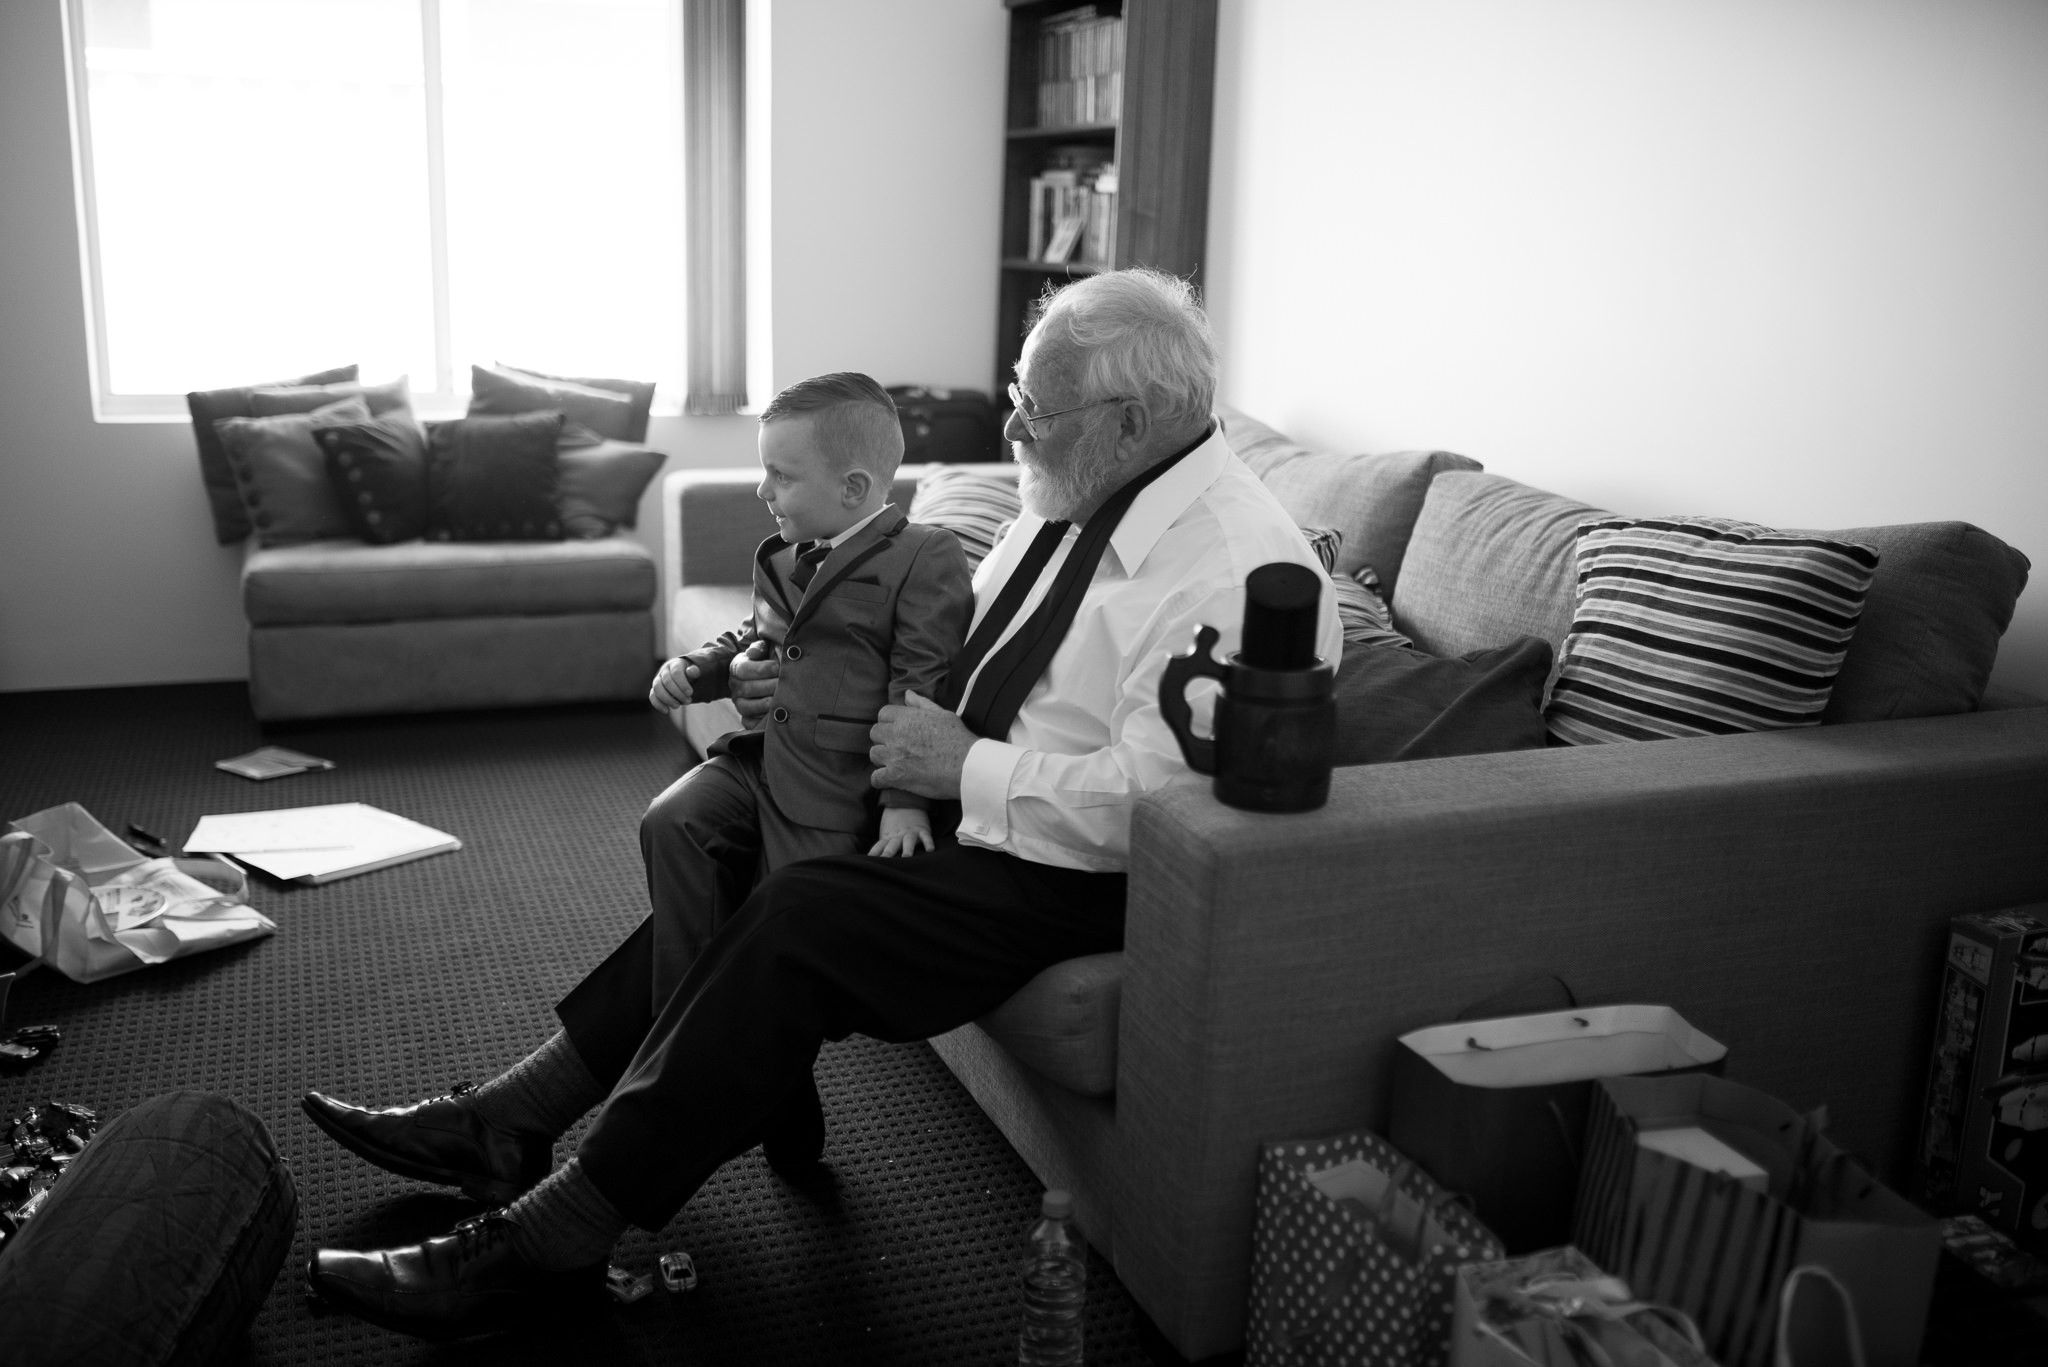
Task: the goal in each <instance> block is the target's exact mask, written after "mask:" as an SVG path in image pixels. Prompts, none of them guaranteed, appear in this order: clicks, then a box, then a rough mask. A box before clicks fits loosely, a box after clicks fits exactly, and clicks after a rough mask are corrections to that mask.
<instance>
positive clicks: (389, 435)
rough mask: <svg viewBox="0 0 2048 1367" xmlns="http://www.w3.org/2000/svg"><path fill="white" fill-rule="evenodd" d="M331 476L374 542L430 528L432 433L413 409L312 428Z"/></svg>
mask: <svg viewBox="0 0 2048 1367" xmlns="http://www.w3.org/2000/svg"><path fill="white" fill-rule="evenodd" d="M313 440H314V441H316V442H318V443H319V445H320V451H321V454H322V455H324V456H325V457H326V458H327V482H328V484H329V485H330V486H331V487H332V488H333V490H334V493H335V496H336V497H337V498H339V499H340V500H341V508H342V512H343V513H345V514H346V515H347V517H348V520H349V525H350V526H351V527H353V528H354V529H355V533H356V535H357V536H359V537H361V538H362V539H363V540H365V541H368V542H370V543H372V544H373V545H379V546H382V545H388V544H390V543H391V542H393V541H410V540H412V539H413V538H414V537H418V536H425V535H426V532H427V435H426V433H424V432H422V431H421V430H420V425H419V424H418V423H417V422H414V421H413V417H412V412H411V410H410V409H406V410H402V411H398V412H392V413H386V414H384V415H382V416H381V417H372V418H368V419H357V420H355V421H352V422H328V423H323V424H320V425H316V426H315V427H314V428H313Z"/></svg>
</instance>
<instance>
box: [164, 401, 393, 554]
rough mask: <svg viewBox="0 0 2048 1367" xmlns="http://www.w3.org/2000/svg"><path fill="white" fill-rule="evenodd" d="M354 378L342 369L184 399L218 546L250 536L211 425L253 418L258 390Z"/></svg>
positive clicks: (223, 450) (231, 474) (231, 475)
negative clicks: (252, 406) (251, 399)
mask: <svg viewBox="0 0 2048 1367" xmlns="http://www.w3.org/2000/svg"><path fill="white" fill-rule="evenodd" d="M355 377H356V368H355V367H354V366H352V365H345V366H337V367H336V368H334V369H333V370H318V371H315V372H314V373H312V374H311V375H301V376H299V377H298V378H296V379H291V380H276V381H272V382H271V383H269V384H264V385H242V386H240V387H238V388H235V389H197V390H194V391H193V392H191V393H190V394H187V395H186V396H185V407H186V408H187V409H188V410H190V412H191V414H192V439H193V442H194V443H195V444H196V445H197V446H198V448H199V477H200V479H201V480H203V481H204V482H205V484H206V501H207V504H208V505H209V506H210V507H211V508H212V510H213V534H214V539H215V540H217V541H219V542H220V544H221V545H223V546H232V545H233V544H234V543H235V542H237V541H240V540H241V539H242V538H243V537H245V536H247V535H248V534H249V514H248V513H247V512H246V511H245V510H244V509H243V507H242V496H241V494H240V493H239V492H237V491H236V489H235V474H234V471H233V470H232V469H230V468H229V466H228V453H227V450H226V448H225V447H223V446H222V445H221V444H220V433H218V432H216V431H215V430H214V427H213V425H214V424H215V423H216V422H219V421H220V420H221V419H222V418H248V417H253V416H255V415H254V413H253V412H252V411H251V409H250V407H249V396H250V395H252V394H254V393H255V392H256V391H257V390H258V389H277V388H281V387H283V386H286V385H302V384H333V383H336V382H338V381H341V380H353V379H354V378H355Z"/></svg>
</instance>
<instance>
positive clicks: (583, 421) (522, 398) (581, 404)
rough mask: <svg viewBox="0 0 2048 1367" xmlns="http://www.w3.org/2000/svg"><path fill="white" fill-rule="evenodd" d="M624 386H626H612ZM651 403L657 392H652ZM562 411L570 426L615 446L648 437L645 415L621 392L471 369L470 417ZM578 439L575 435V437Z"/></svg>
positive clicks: (499, 369)
mask: <svg viewBox="0 0 2048 1367" xmlns="http://www.w3.org/2000/svg"><path fill="white" fill-rule="evenodd" d="M611 383H622V382H611ZM648 399H649V401H650V402H651V401H652V399H653V387H652V386H648ZM550 408H553V409H559V410H560V411H561V412H562V413H563V414H564V415H566V416H567V418H568V420H569V422H570V423H573V424H575V425H576V426H577V427H583V428H588V429H589V430H590V431H591V432H592V433H595V434H596V435H597V436H600V437H610V438H611V439H612V440H614V441H635V442H637V441H642V440H644V439H645V438H646V436H647V415H646V413H645V412H644V411H640V412H638V413H637V415H636V411H635V399H634V396H633V395H631V394H629V393H626V392H625V391H623V390H615V389H608V388H604V387H602V386H600V385H594V384H588V383H585V382H584V381H582V380H567V379H561V378H558V377H556V376H551V375H538V374H535V373H533V372H532V371H525V370H515V369H513V368H512V367H510V366H481V365H475V366H471V367H470V368H469V411H470V413H471V414H472V415H475V414H480V413H495V414H505V413H535V412H540V411H543V410H546V409H550ZM574 435H575V434H574V433H573V432H572V437H573V436H574Z"/></svg>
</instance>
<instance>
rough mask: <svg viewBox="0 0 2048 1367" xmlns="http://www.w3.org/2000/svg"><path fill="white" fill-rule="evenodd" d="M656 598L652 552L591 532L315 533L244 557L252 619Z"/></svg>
mask: <svg viewBox="0 0 2048 1367" xmlns="http://www.w3.org/2000/svg"><path fill="white" fill-rule="evenodd" d="M653 602H654V557H653V556H651V555H649V554H648V552H647V548H646V547H644V546H642V545H640V544H639V543H638V542H635V541H629V540H626V539H625V538H624V537H604V538H601V539H599V540H595V541H404V542H400V543H399V544H397V545H395V546H366V545H364V544H363V543H362V542H360V541H313V542H308V543H306V544H304V545H299V546H279V547H276V548H275V549H266V550H259V551H256V552H253V553H252V554H251V555H250V556H249V558H248V560H247V561H246V562H244V564H243V566H242V609H243V611H244V612H245V613H246V614H247V615H248V618H249V625H251V626H253V627H262V626H303V625H310V624H314V623H337V622H405V621H415V620H419V619H422V618H432V617H546V616H553V615H557V614H565V613H585V612H623V611H628V610H632V609H645V608H647V607H649V606H651V605H652V604H653Z"/></svg>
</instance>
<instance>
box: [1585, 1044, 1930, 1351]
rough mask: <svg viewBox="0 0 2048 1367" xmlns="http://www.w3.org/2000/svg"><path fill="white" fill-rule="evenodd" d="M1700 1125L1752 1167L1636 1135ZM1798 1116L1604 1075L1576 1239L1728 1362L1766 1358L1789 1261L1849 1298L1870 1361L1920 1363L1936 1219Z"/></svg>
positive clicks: (1758, 1100) (1697, 1082)
mask: <svg viewBox="0 0 2048 1367" xmlns="http://www.w3.org/2000/svg"><path fill="white" fill-rule="evenodd" d="M1689 1126H1690V1127H1698V1128H1699V1129H1701V1130H1704V1131H1706V1133H1707V1134H1708V1135H1709V1136H1711V1137H1712V1139H1714V1140H1718V1141H1719V1142H1720V1143H1722V1144H1725V1145H1727V1146H1728V1147H1729V1148H1732V1149H1734V1150H1735V1151H1736V1153H1737V1154H1739V1155H1740V1156H1741V1157H1742V1158H1744V1159H1747V1160H1749V1162H1751V1163H1753V1164H1755V1165H1756V1166H1757V1167H1760V1168H1761V1169H1763V1171H1762V1173H1761V1174H1760V1175H1758V1176H1755V1177H1754V1178H1752V1179H1751V1180H1749V1181H1744V1180H1740V1179H1738V1178H1735V1177H1731V1176H1729V1175H1727V1174H1724V1173H1721V1172H1715V1171H1711V1170H1709V1169H1708V1168H1706V1167H1703V1166H1699V1165H1697V1164H1694V1163H1691V1162H1687V1161H1685V1160H1683V1159H1680V1158H1676V1157H1673V1156H1671V1155H1670V1154H1668V1153H1665V1152H1660V1151H1658V1150H1656V1149H1651V1148H1645V1147H1643V1146H1642V1145H1640V1144H1638V1142H1637V1137H1638V1135H1640V1134H1644V1133H1649V1132H1652V1131H1657V1130H1674V1129H1680V1128H1684V1127H1689ZM1820 1129H1821V1121H1820V1119H1819V1117H1818V1116H1801V1115H1799V1114H1797V1113H1796V1112H1794V1111H1793V1110H1792V1108H1791V1107H1789V1106H1786V1105H1785V1104H1784V1103H1783V1102H1780V1101H1777V1100H1775V1099H1773V1098H1771V1097H1769V1096H1766V1095H1764V1094H1763V1093H1762V1092H1759V1091H1756V1090H1754V1089H1753V1088H1749V1087H1744V1086H1741V1085H1739V1084H1737V1083H1733V1082H1727V1081H1723V1080H1722V1079H1720V1078H1714V1077H1702V1076H1699V1075H1697V1074H1695V1075H1692V1076H1687V1077H1675V1078H1610V1079H1608V1080H1605V1081H1603V1082H1601V1083H1599V1084H1598V1085H1597V1086H1596V1087H1595V1089H1594V1092H1593V1104H1592V1108H1591V1110H1590V1112H1589V1114H1588V1116H1587V1124H1586V1156H1585V1167H1584V1169H1583V1171H1582V1172H1581V1174H1580V1180H1579V1204H1578V1210H1577V1213H1576V1217H1575V1227H1576V1232H1575V1234H1574V1237H1573V1240H1572V1241H1573V1242H1574V1243H1576V1244H1577V1245H1579V1247H1581V1248H1583V1249H1584V1250H1585V1251H1586V1253H1587V1255H1588V1256H1589V1257H1591V1258H1593V1259H1594V1260H1595V1261H1596V1262H1598V1263H1599V1264H1600V1265H1601V1266H1602V1267H1605V1268H1609V1269H1611V1270H1612V1271H1613V1272H1614V1273H1615V1274H1616V1275H1618V1276H1620V1277H1622V1278H1624V1279H1625V1280H1626V1281H1627V1282H1628V1283H1629V1285H1630V1286H1632V1287H1634V1288H1635V1291H1636V1294H1637V1295H1639V1296H1642V1297H1644V1298H1646V1299H1648V1300H1652V1301H1658V1302H1662V1303H1665V1304H1668V1305H1673V1306H1676V1307H1677V1308H1679V1309H1680V1310H1683V1311H1684V1312H1685V1313H1686V1314H1688V1315H1690V1316H1691V1317H1692V1318H1693V1320H1694V1321H1695V1322H1697V1323H1698V1325H1699V1327H1700V1332H1701V1334H1702V1335H1704V1336H1705V1339H1706V1344H1707V1349H1708V1351H1709V1352H1711V1353H1713V1354H1714V1356H1715V1357H1717V1358H1719V1359H1720V1360H1721V1361H1722V1362H1724V1363H1725V1364H1727V1367H1769V1364H1770V1362H1771V1358H1772V1344H1773V1339H1774V1336H1775V1331H1776V1327H1777V1319H1778V1315H1779V1309H1780V1298H1781V1293H1782V1291H1783V1289H1784V1286H1785V1282H1786V1279H1787V1277H1788V1276H1789V1275H1790V1274H1791V1273H1792V1271H1793V1270H1794V1269H1795V1268H1799V1267H1802V1266H1807V1265H1811V1266H1812V1267H1816V1268H1820V1269H1823V1270H1825V1271H1826V1272H1827V1273H1829V1274H1831V1276H1832V1277H1833V1279H1834V1280H1835V1281H1837V1282H1839V1283H1840V1284H1841V1286H1842V1287H1843V1288H1844V1290H1845V1291H1846V1293H1847V1295H1848V1297H1849V1299H1850V1300H1851V1301H1853V1303H1854V1307H1855V1312H1856V1321H1857V1328H1858V1334H1857V1337H1858V1338H1860V1339H1861V1341H1862V1343H1863V1346H1864V1348H1865V1350H1866V1352H1867V1354H1868V1358H1869V1363H1870V1367H1912V1364H1914V1363H1915V1362H1917V1361H1918V1360H1919V1348H1920V1339H1921V1335H1922V1333H1923V1332H1924V1330H1925V1328H1926V1321H1927V1304H1928V1300H1929V1298H1930V1296H1931V1295H1932V1292H1933V1288H1934V1272H1935V1264H1936V1262H1937V1261H1938V1259H1939V1257H1940V1253H1941V1227H1940V1225H1939V1224H1938V1223H1937V1222H1936V1221H1935V1220H1934V1219H1933V1218H1932V1217H1930V1216H1928V1215H1925V1214H1923V1213H1922V1212H1921V1211H1920V1210H1918V1209H1917V1208H1915V1207H1914V1206H1912V1205H1910V1204H1908V1203H1907V1202H1906V1201H1904V1200H1902V1199H1900V1198H1899V1197H1898V1196H1896V1195H1894V1194H1893V1193H1892V1192H1890V1191H1887V1190H1886V1189H1885V1188H1884V1187H1883V1186H1882V1185H1881V1184H1880V1183H1879V1182H1878V1181H1877V1180H1876V1179H1875V1178H1873V1177H1871V1176H1870V1175H1869V1174H1868V1173H1867V1172H1865V1171H1864V1169H1863V1168H1862V1167H1861V1166H1860V1165H1858V1164H1857V1163H1856V1162H1855V1161H1854V1160H1853V1159H1851V1158H1850V1157H1849V1156H1848V1155H1847V1154H1845V1153H1843V1152H1842V1151H1841V1150H1840V1149H1838V1148H1836V1147H1835V1146H1834V1144H1832V1143H1830V1142H1829V1141H1828V1139H1827V1138H1826V1137H1825V1136H1824V1135H1822V1134H1821V1132H1820Z"/></svg>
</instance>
